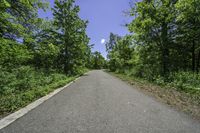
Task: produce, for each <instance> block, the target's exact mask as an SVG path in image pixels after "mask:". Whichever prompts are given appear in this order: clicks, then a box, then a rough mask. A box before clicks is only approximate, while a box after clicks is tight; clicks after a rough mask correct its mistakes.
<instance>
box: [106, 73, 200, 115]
mask: <svg viewBox="0 0 200 133" xmlns="http://www.w3.org/2000/svg"><path fill="white" fill-rule="evenodd" d="M108 73H110V74H112V75H113V76H116V77H118V78H120V79H121V80H123V81H125V82H128V83H129V84H131V85H133V86H135V88H137V89H138V90H139V91H142V92H143V93H145V94H147V95H150V96H152V97H154V98H155V99H157V100H158V101H161V102H163V103H165V104H168V105H170V106H172V107H174V108H176V109H177V110H181V111H183V112H185V113H188V114H190V115H192V116H193V117H194V118H196V119H200V91H199V90H196V89H193V90H188V89H186V88H185V89H181V88H178V87H177V86H176V85H174V84H173V85H171V84H164V83H162V84H157V83H155V82H149V81H147V80H144V79H141V78H137V77H133V76H128V75H126V74H123V73H114V72H108Z"/></svg>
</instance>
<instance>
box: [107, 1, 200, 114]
mask: <svg viewBox="0 0 200 133" xmlns="http://www.w3.org/2000/svg"><path fill="white" fill-rule="evenodd" d="M130 4H131V9H130V10H129V11H128V12H127V15H129V17H130V18H132V19H133V20H132V21H131V22H130V23H129V24H127V25H126V26H127V28H128V30H129V31H130V32H131V34H129V35H126V36H123V37H122V36H119V35H117V34H114V33H111V34H110V39H109V40H108V41H107V43H106V49H107V51H108V69H109V70H110V71H112V72H115V73H118V74H120V75H124V77H123V76H120V77H123V78H125V77H127V76H128V77H129V78H131V77H132V79H137V80H141V81H143V80H145V81H148V82H149V83H153V84H156V85H159V86H161V87H164V88H165V87H168V88H172V89H175V90H177V91H178V92H181V94H182V92H183V93H185V94H188V95H189V97H194V98H192V99H193V100H194V102H195V103H197V104H198V108H197V110H200V108H199V107H200V106H199V105H200V74H199V70H200V68H199V67H200V41H199V38H200V27H199V23H200V19H199V18H200V9H199V8H200V1H198V0H197V1H193V0H175V1H172V0H143V1H141V2H131V3H130ZM144 83H145V82H144ZM155 93H156V92H155ZM162 93H167V92H165V91H163V92H162ZM169 98H170V97H169ZM173 98H175V97H173ZM182 98H183V100H184V97H182ZM185 100H187V98H186V99H185Z"/></svg>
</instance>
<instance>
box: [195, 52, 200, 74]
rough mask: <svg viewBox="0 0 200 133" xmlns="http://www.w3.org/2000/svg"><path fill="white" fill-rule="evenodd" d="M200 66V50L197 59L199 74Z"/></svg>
mask: <svg viewBox="0 0 200 133" xmlns="http://www.w3.org/2000/svg"><path fill="white" fill-rule="evenodd" d="M199 65H200V50H199V53H198V57H197V66H196V71H197V73H199Z"/></svg>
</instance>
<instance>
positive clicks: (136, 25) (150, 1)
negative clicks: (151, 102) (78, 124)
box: [0, 0, 200, 115]
mask: <svg viewBox="0 0 200 133" xmlns="http://www.w3.org/2000/svg"><path fill="white" fill-rule="evenodd" d="M130 4H131V8H130V9H129V12H128V17H129V18H131V22H130V23H128V24H126V27H125V28H127V29H128V31H129V34H127V35H125V36H119V35H118V33H110V36H109V40H107V42H106V44H105V47H106V51H107V53H108V54H107V59H105V58H104V57H103V56H102V55H101V53H100V52H98V51H94V48H93V47H94V44H90V38H89V36H88V35H87V32H86V29H87V26H88V24H89V21H88V20H83V19H82V18H81V17H80V16H79V13H80V7H79V6H77V5H76V4H75V0H55V1H54V7H52V8H50V7H49V2H48V1H45V0H44V1H41V0H0V83H1V84H0V115H1V114H3V115H4V114H6V113H9V112H13V111H14V110H16V109H18V108H20V107H23V106H25V105H27V104H28V103H30V102H31V101H33V100H36V99H37V98H39V97H41V96H44V95H46V94H48V93H49V92H51V91H53V90H54V89H55V88H57V87H60V86H63V85H64V84H66V83H68V82H70V81H72V80H74V79H75V78H76V77H77V76H80V75H82V74H83V73H84V72H86V71H87V70H88V69H109V70H110V71H112V72H116V73H121V74H125V75H128V76H130V77H134V78H138V79H142V80H147V81H149V82H151V83H155V84H158V85H162V86H170V87H175V88H177V89H179V90H181V91H184V92H186V93H198V94H200V91H199V90H200V82H199V81H200V74H199V71H200V39H199V38H200V25H199V23H200V0H142V1H140V2H135V1H133V0H132V1H131V2H130ZM49 9H51V12H52V17H53V18H52V19H45V18H40V17H39V15H38V10H43V11H46V10H49ZM113 23H115V22H113ZM104 40H105V39H104ZM102 44H103V43H102ZM198 96H199V95H198ZM198 98H199V97H198Z"/></svg>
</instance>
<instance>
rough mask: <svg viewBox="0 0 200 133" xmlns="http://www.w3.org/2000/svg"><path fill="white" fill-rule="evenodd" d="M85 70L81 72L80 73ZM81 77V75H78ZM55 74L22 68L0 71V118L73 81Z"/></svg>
mask: <svg viewBox="0 0 200 133" xmlns="http://www.w3.org/2000/svg"><path fill="white" fill-rule="evenodd" d="M86 71H87V70H83V71H82V73H84V72H86ZM80 75H81V74H80ZM78 76H79V75H77V76H71V77H68V76H66V75H64V74H61V73H57V72H50V73H44V72H42V71H36V70H34V69H33V68H31V67H27V66H23V67H20V68H17V69H13V70H9V71H8V70H4V69H2V68H1V69H0V82H1V84H0V116H4V115H7V114H9V113H12V112H14V111H16V110H18V109H20V108H22V107H25V106H26V105H28V104H29V103H31V102H33V101H35V100H37V99H38V98H40V97H42V96H45V95H47V94H48V93H50V92H52V91H53V90H55V89H57V88H59V87H62V86H64V85H66V84H67V83H69V82H71V81H73V80H74V79H75V78H77V77H78Z"/></svg>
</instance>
